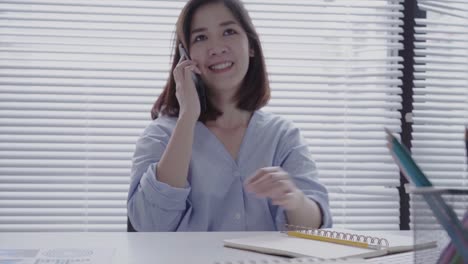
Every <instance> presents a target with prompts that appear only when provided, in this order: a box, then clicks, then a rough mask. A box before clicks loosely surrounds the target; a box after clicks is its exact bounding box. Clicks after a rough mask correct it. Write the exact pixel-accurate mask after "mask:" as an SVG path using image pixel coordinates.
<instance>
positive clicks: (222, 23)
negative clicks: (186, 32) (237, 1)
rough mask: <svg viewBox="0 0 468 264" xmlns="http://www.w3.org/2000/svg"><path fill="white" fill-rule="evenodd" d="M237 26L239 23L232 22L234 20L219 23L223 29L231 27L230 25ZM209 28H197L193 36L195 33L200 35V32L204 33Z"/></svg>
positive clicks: (193, 31)
mask: <svg viewBox="0 0 468 264" xmlns="http://www.w3.org/2000/svg"><path fill="white" fill-rule="evenodd" d="M233 24H234V25H236V24H237V23H236V22H235V21H232V20H228V21H224V22H221V23H219V25H220V26H222V27H225V26H229V25H233ZM206 30H207V28H205V27H203V28H195V29H193V30H192V32H191V34H195V33H198V32H203V31H206Z"/></svg>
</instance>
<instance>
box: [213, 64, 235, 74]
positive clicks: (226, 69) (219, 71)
mask: <svg viewBox="0 0 468 264" xmlns="http://www.w3.org/2000/svg"><path fill="white" fill-rule="evenodd" d="M224 63H231V65H230V66H228V67H226V68H223V69H213V68H211V67H212V66H215V65H220V64H224ZM212 66H210V67H208V69H209V70H210V71H211V72H214V73H223V72H226V71H229V70H230V69H231V68H232V67H233V66H234V62H229V61H226V62H221V63H217V64H213V65H212Z"/></svg>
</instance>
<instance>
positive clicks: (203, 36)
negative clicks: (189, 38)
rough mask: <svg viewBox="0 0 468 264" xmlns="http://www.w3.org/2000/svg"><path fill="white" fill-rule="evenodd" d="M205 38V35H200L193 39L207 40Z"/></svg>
mask: <svg viewBox="0 0 468 264" xmlns="http://www.w3.org/2000/svg"><path fill="white" fill-rule="evenodd" d="M205 39H206V36H205V35H198V36H196V37H195V38H194V39H193V42H198V41H202V40H205Z"/></svg>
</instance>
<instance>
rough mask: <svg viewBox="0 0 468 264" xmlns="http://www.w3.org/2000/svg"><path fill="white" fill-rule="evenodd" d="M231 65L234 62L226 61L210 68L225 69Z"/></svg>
mask: <svg viewBox="0 0 468 264" xmlns="http://www.w3.org/2000/svg"><path fill="white" fill-rule="evenodd" d="M231 66H232V62H224V63H220V64H216V65H213V66H210V69H211V70H224V69H226V68H229V67H231Z"/></svg>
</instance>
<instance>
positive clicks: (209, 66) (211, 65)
mask: <svg viewBox="0 0 468 264" xmlns="http://www.w3.org/2000/svg"><path fill="white" fill-rule="evenodd" d="M223 63H232V64H234V62H232V61H220V62H216V63H213V64H210V65H208V68H211V67H213V66H216V65H219V64H223ZM231 66H232V65H231Z"/></svg>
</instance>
